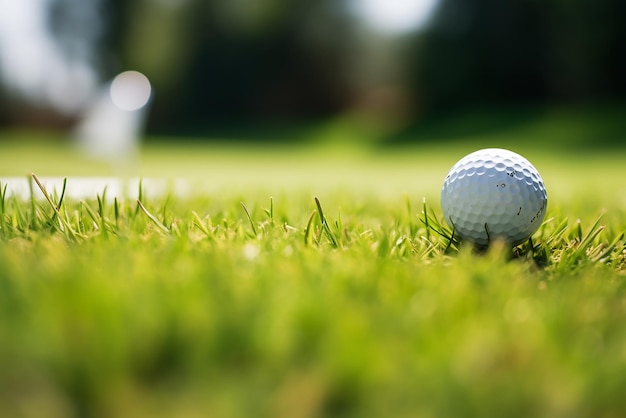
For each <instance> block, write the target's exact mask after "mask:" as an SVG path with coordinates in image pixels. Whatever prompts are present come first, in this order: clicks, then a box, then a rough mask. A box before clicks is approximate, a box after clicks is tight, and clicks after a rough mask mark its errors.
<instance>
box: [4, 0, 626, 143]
mask: <svg viewBox="0 0 626 418" xmlns="http://www.w3.org/2000/svg"><path fill="white" fill-rule="evenodd" d="M82 1H83V0H50V2H51V7H50V9H49V10H50V11H51V12H50V15H49V19H50V26H51V27H52V28H53V29H54V28H56V30H53V31H52V33H54V34H56V35H55V36H56V37H57V40H58V41H59V42H60V44H61V45H62V46H64V48H66V49H67V48H71V47H72V36H74V37H75V36H80V32H79V30H80V27H78V28H76V27H75V26H76V25H75V23H76V21H77V19H76V16H73V15H72V12H71V11H72V10H73V5H74V4H75V3H76V2H82ZM389 1H390V2H391V1H393V0H389ZM415 1H420V0H415ZM346 4H347V1H346V0H257V1H250V0H101V5H100V6H101V9H102V11H103V13H101V14H100V15H99V19H101V20H102V21H103V22H104V28H105V29H104V30H103V31H102V36H101V37H100V38H98V40H97V41H94V43H93V47H94V48H95V49H96V50H97V52H98V54H97V56H98V60H96V63H97V65H98V70H99V72H100V74H101V75H102V77H103V78H104V79H106V78H108V77H112V76H113V75H115V74H116V73H117V72H119V71H122V70H126V69H135V70H139V71H141V72H143V73H145V74H146V75H147V76H148V77H149V78H150V80H151V82H152V84H153V87H154V100H153V104H152V111H151V116H150V119H149V129H150V130H151V131H153V132H202V131H203V129H206V127H207V126H211V125H214V124H229V123H244V122H245V121H258V120H283V121H284V120H308V119H316V118H323V117H327V116H332V115H337V114H339V113H342V112H353V111H356V112H359V113H360V114H363V115H365V116H366V117H369V116H372V117H376V116H377V115H382V117H383V118H390V119H393V118H394V116H397V117H400V118H402V119H403V120H405V121H406V120H408V121H410V120H413V119H415V118H418V117H420V118H423V117H425V116H428V115H433V114H437V113H441V112H445V111H448V110H450V109H463V108H466V107H472V106H476V105H477V104H479V105H483V104H488V105H489V104H491V105H493V104H495V105H500V104H505V103H517V102H520V101H525V102H531V103H545V102H555V103H558V102H589V101H599V100H602V101H603V100H614V99H621V98H623V97H624V95H625V93H626V83H625V81H624V80H625V78H624V74H626V25H624V24H623V19H624V16H626V3H625V2H623V1H621V0H594V1H591V0H570V1H562V0H508V1H506V2H504V1H500V0H440V3H439V5H438V7H437V9H436V10H435V12H434V14H433V16H432V18H431V20H430V21H429V23H428V25H427V26H426V27H424V28H422V29H421V30H419V31H415V32H412V33H408V34H404V35H397V36H391V35H385V34H380V33H376V32H375V31H373V30H372V29H370V28H368V27H367V26H366V25H364V24H363V22H361V21H359V19H357V18H356V17H355V16H354V15H353V14H350V13H349V12H348V8H347V7H346ZM72 23H74V26H72ZM101 23H102V22H101ZM83 24H84V23H83ZM63 28H66V30H63ZM67 28H70V29H71V28H74V31H73V32H72V30H69V29H67ZM3 108H4V109H5V110H6V101H5V103H4V107H2V108H0V109H3ZM0 113H2V110H0ZM368 115H369V116H368ZM0 120H2V117H1V115H0Z"/></svg>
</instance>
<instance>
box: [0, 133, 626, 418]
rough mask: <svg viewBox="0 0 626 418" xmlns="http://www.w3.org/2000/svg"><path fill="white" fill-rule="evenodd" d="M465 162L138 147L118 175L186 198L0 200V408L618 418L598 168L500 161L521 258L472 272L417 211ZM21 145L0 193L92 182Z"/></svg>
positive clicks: (46, 149) (608, 220)
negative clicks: (533, 228)
mask: <svg viewBox="0 0 626 418" xmlns="http://www.w3.org/2000/svg"><path fill="white" fill-rule="evenodd" d="M483 145H486V144H482V143H477V142H473V143H457V144H455V145H454V146H448V145H443V146H436V145H430V146H428V147H418V148H403V149H402V150H400V152H393V151H385V152H378V153H371V152H364V151H360V152H356V151H354V152H352V151H351V150H346V149H343V150H338V149H334V150H329V149H328V148H307V147H303V148H297V149H291V150H288V151H286V150H284V149H283V150H282V151H281V150H272V149H265V150H263V149H252V150H250V149H247V150H244V149H243V148H241V145H239V146H238V147H234V148H233V147H216V146H210V147H204V146H200V145H193V146H191V145H189V146H187V147H183V148H180V147H179V148H178V149H173V148H171V147H168V146H165V145H156V146H152V147H148V148H147V149H146V150H145V151H144V153H143V154H142V155H141V156H140V158H139V161H138V166H139V169H138V170H140V171H141V172H143V173H146V175H151V176H154V175H159V174H161V175H164V176H166V177H171V176H182V177H185V178H188V179H190V181H191V182H192V190H193V193H191V194H188V195H185V196H178V195H174V194H171V195H165V196H155V195H150V194H149V193H147V192H146V191H142V192H140V193H139V199H138V200H131V199H122V198H120V199H118V198H114V197H113V196H107V192H106V190H94V193H93V196H91V197H87V198H85V199H83V200H78V199H69V198H66V197H64V193H63V190H46V192H47V194H48V197H49V199H48V200H46V199H42V200H26V201H20V200H18V199H16V198H13V197H10V196H8V195H5V193H6V192H5V188H4V186H5V184H4V183H0V189H1V190H3V194H2V196H0V202H1V205H0V311H1V313H0V371H1V372H0V410H1V411H4V414H6V416H15V417H20V416H23V417H32V416H46V417H68V416H69V417H72V416H75V417H100V416H118V417H124V416H128V417H143V416H146V417H148V416H150V417H155V416H181V417H182V416H184V417H195V416H198V417H200V416H202V417H205V416H218V417H221V416H228V417H249V416H258V417H319V416H328V417H389V416H393V417H415V416H419V417H422V416H423V417H429V416H432V417H434V416H466V417H471V416H481V417H482V416H494V417H499V416H511V417H513V416H520V417H522V416H524V417H526V416H537V417H541V416H545V417H587V416H594V417H596V416H606V417H611V416H616V417H617V416H624V415H626V402H625V401H624V398H623V392H624V388H625V387H626V349H625V347H626V327H624V319H626V241H625V239H624V231H625V230H626V221H625V219H626V201H625V200H624V196H625V194H624V190H623V189H620V187H622V186H620V184H619V182H618V180H616V179H618V178H620V175H621V173H622V172H623V168H622V162H621V161H622V159H621V156H620V155H619V153H616V152H615V151H613V152H612V153H611V154H610V155H609V154H606V155H603V154H595V155H591V154H589V153H586V154H585V155H578V154H576V153H570V154H557V153H554V152H550V153H545V152H541V150H540V149H539V148H536V147H535V148H528V149H524V148H523V149H521V150H520V149H519V147H518V148H517V150H518V151H520V152H522V153H523V154H525V155H526V156H527V157H528V158H529V159H530V160H531V161H533V162H534V163H535V165H536V166H537V168H538V169H539V171H540V172H541V173H542V174H543V176H544V180H546V185H547V189H548V194H549V203H548V212H547V217H546V220H545V222H544V223H543V225H542V226H541V228H540V229H539V230H538V231H537V233H536V234H535V235H534V236H533V240H532V243H525V244H523V245H521V246H519V247H517V248H515V249H510V248H507V247H506V246H502V245H498V244H495V245H493V246H492V247H491V248H490V249H488V250H487V251H485V252H479V251H476V250H475V249H473V248H471V247H470V246H468V245H464V244H463V243H458V242H455V241H452V242H451V240H450V239H449V232H450V231H449V230H447V229H446V227H445V225H442V222H443V221H442V220H441V217H440V209H439V202H438V196H437V195H438V189H439V187H440V186H441V182H442V180H443V177H444V176H445V173H446V171H447V169H448V168H449V167H450V166H451V165H452V164H453V163H454V162H455V161H456V160H457V159H458V158H460V157H461V156H462V155H464V154H465V152H466V151H471V150H472V149H474V148H475V147H478V146H483ZM505 145H507V144H505ZM11 147H12V148H11ZM25 147H26V146H25V145H20V144H12V145H11V146H10V147H7V149H8V151H7V153H6V154H5V155H8V156H9V157H7V161H8V164H9V166H10V167H9V168H7V167H6V166H5V167H4V168H3V170H4V174H5V175H6V174H10V175H16V174H25V173H27V172H29V171H36V172H37V170H35V168H37V167H39V168H40V169H41V170H40V171H39V172H38V174H41V175H64V174H67V175H68V176H69V175H73V174H76V173H77V172H80V173H81V174H84V173H85V171H87V172H90V173H93V174H101V173H102V172H105V171H107V170H112V169H111V168H110V167H105V166H103V165H98V164H94V165H91V164H89V163H88V162H85V161H83V160H80V159H79V158H78V157H77V156H76V155H74V154H72V152H71V151H70V150H69V149H63V148H59V147H58V146H52V145H50V144H48V143H39V144H37V145H36V146H35V147H34V148H33V147H32V146H28V147H27V148H28V151H25ZM511 148H513V149H515V147H514V146H512V147H511ZM11 153H13V154H11ZM11 155H13V156H17V155H22V156H23V155H29V156H31V157H32V158H30V159H28V161H26V160H24V159H22V160H19V159H18V158H17V157H16V158H11ZM68 158H74V159H75V160H76V161H75V163H74V164H67V163H59V161H68ZM81 161H82V162H81ZM76 167H79V168H76ZM27 170H28V171H27ZM63 172H65V173H63ZM71 182H72V178H71V177H70V178H68V183H67V187H68V188H70V187H71ZM33 184H34V187H35V188H39V186H37V184H36V183H33ZM42 189H45V185H43V184H42Z"/></svg>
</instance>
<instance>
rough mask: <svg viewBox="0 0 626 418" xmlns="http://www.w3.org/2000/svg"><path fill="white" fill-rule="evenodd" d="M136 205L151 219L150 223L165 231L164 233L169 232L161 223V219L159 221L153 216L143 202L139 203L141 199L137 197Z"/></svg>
mask: <svg viewBox="0 0 626 418" xmlns="http://www.w3.org/2000/svg"><path fill="white" fill-rule="evenodd" d="M137 207H138V208H139V209H141V211H142V212H143V213H144V214H145V215H146V216H147V217H148V219H150V220H151V221H152V223H153V224H154V225H156V227H157V228H159V230H160V231H162V232H165V233H166V234H169V233H170V230H169V229H168V228H167V227H166V226H165V225H163V224H162V223H161V221H159V220H158V219H157V218H156V216H154V215H153V214H151V213H150V212H149V211H148V209H146V207H145V206H144V205H143V203H141V200H139V199H137Z"/></svg>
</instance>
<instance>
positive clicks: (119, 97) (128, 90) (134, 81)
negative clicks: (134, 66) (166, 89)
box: [111, 71, 152, 111]
mask: <svg viewBox="0 0 626 418" xmlns="http://www.w3.org/2000/svg"><path fill="white" fill-rule="evenodd" d="M151 91H152V88H151V86H150V81H149V80H148V78H147V77H146V76H145V75H143V74H142V73H140V72H138V71H125V72H123V73H120V74H119V75H117V77H115V78H114V79H113V82H112V83H111V100H112V101H113V104H115V106H117V107H119V108H120V109H122V110H128V111H133V110H138V109H141V108H142V107H144V106H145V105H146V104H147V103H148V100H150V94H151Z"/></svg>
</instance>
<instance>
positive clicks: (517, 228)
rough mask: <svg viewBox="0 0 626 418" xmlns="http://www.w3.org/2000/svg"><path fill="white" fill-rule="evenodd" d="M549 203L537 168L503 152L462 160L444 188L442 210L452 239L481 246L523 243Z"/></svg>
mask: <svg viewBox="0 0 626 418" xmlns="http://www.w3.org/2000/svg"><path fill="white" fill-rule="evenodd" d="M547 203H548V199H547V194H546V189H545V186H544V183H543V180H542V178H541V176H540V175H539V172H538V171H537V169H536V168H535V167H533V165H532V164H531V163H530V162H529V161H528V160H527V159H525V158H524V157H522V156H521V155H519V154H516V153H514V152H512V151H508V150H505V149H499V148H488V149H483V150H479V151H476V152H473V153H471V154H468V155H466V156H465V157H463V158H462V159H461V160H459V161H458V162H457V163H456V164H455V165H454V166H453V167H452V168H451V169H450V172H449V173H448V175H447V176H446V179H445V180H444V182H443V187H442V188H441V209H442V211H443V216H444V217H445V220H446V222H447V223H448V225H449V226H450V227H451V228H452V229H453V231H454V235H455V236H458V237H460V238H462V239H463V240H466V241H470V242H473V243H475V244H477V245H480V246H487V245H488V244H489V242H490V241H493V240H495V239H501V240H503V241H505V242H507V243H509V244H511V245H513V246H514V245H518V244H521V243H522V242H524V241H525V240H527V239H528V238H530V236H531V235H532V234H533V233H534V232H535V231H536V230H537V228H539V225H541V222H542V221H543V218H544V216H545V213H546V206H547Z"/></svg>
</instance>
